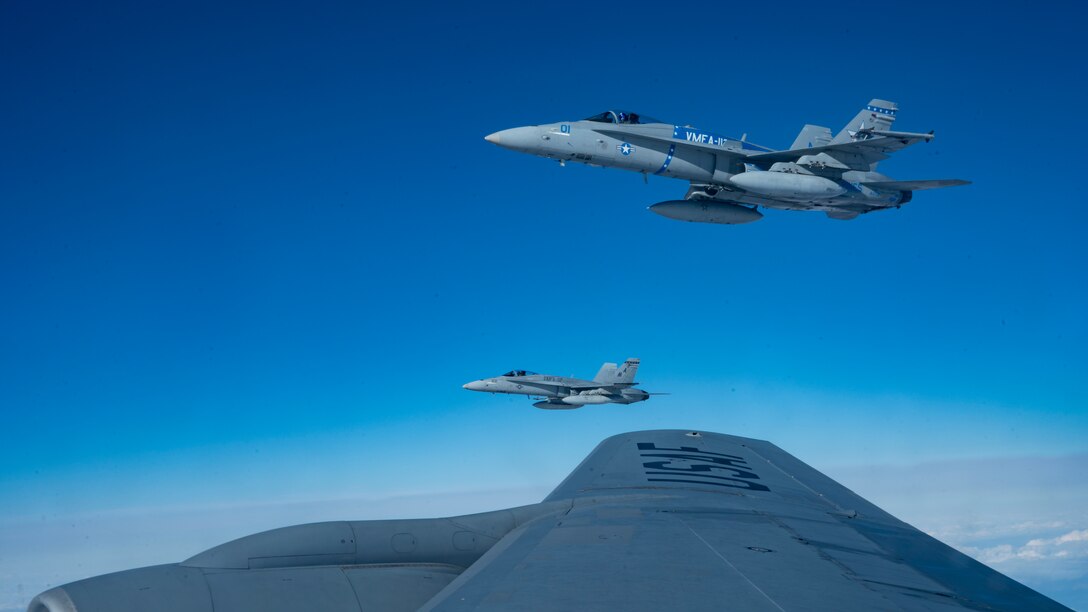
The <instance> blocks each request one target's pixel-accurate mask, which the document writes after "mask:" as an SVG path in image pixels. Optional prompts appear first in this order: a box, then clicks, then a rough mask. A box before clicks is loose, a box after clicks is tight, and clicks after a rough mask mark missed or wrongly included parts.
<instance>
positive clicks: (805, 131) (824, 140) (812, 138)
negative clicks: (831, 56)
mask: <svg viewBox="0 0 1088 612" xmlns="http://www.w3.org/2000/svg"><path fill="white" fill-rule="evenodd" d="M826 144H831V128H825V127H823V126H821V125H806V126H805V127H803V128H801V133H800V134H798V135H797V138H796V139H794V141H793V144H792V145H790V148H791V149H811V148H813V147H822V146H824V145H826Z"/></svg>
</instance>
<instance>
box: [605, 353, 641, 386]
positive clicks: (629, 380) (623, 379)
mask: <svg viewBox="0 0 1088 612" xmlns="http://www.w3.org/2000/svg"><path fill="white" fill-rule="evenodd" d="M638 364H639V361H638V359H635V358H634V357H632V358H631V359H628V360H627V361H624V362H623V365H622V366H620V369H619V370H616V377H615V379H614V380H613V382H612V384H614V385H633V384H634V383H635V372H638Z"/></svg>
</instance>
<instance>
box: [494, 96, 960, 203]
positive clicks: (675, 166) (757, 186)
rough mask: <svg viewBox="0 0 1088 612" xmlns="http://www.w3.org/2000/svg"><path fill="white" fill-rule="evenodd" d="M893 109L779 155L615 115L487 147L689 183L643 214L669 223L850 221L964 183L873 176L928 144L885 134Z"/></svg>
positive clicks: (509, 134)
mask: <svg viewBox="0 0 1088 612" xmlns="http://www.w3.org/2000/svg"><path fill="white" fill-rule="evenodd" d="M897 111H898V107H897V106H896V105H895V103H893V102H888V101H885V100H872V101H871V102H869V104H868V106H866V107H865V108H863V109H862V110H861V112H859V113H858V114H857V116H856V117H854V119H853V120H851V121H850V123H848V124H846V127H844V128H843V129H842V130H840V131H839V133H838V135H836V136H835V137H832V136H831V130H830V129H828V128H826V127H820V126H816V125H806V126H805V127H804V128H803V129H802V130H801V133H800V134H799V135H798V136H797V139H796V140H794V141H793V145H792V146H790V148H789V149H788V150H785V151H775V150H774V149H768V148H766V147H761V146H758V145H754V144H752V143H750V142H748V141H747V137H742V138H741V139H739V140H738V139H735V138H727V137H725V136H719V135H717V134H713V133H711V132H707V131H704V130H700V129H697V128H694V127H691V126H690V125H673V124H671V123H664V122H662V121H658V120H657V119H651V118H649V117H646V116H640V115H638V114H637V113H630V112H624V111H606V112H603V113H601V114H599V115H594V116H592V117H590V118H588V119H583V120H582V121H563V122H559V123H550V124H547V125H537V126H529V127H517V128H511V129H508V130H502V131H501V132H495V133H494V134H490V135H488V136H487V137H486V140H487V141H488V142H491V143H494V144H497V145H499V146H502V147H506V148H508V149H513V150H515V151H521V152H523V153H532V154H533V155H540V156H542V157H548V158H551V159H556V160H559V163H560V164H565V163H566V162H568V161H574V162H580V163H584V164H588V165H591V166H605V167H611V168H622V169H624V170H633V171H635V172H641V173H642V174H643V175H644V176H646V175H650V174H656V175H660V176H667V177H671V178H678V179H682V180H686V181H690V182H691V186H690V188H689V189H688V193H687V195H686V196H684V199H683V200H669V201H666V202H659V203H657V204H654V205H653V206H651V207H650V210H651V211H653V212H655V213H658V214H659V215H662V216H665V217H669V218H670V219H679V220H681V221H697V222H701V223H727V224H736V223H749V222H751V221H758V220H759V219H761V218H763V215H762V214H761V213H760V212H759V211H758V210H757V208H758V207H760V206H763V207H766V208H779V209H783V210H819V211H823V212H825V213H826V214H827V216H828V217H831V218H832V219H853V218H854V217H857V216H858V215H860V214H863V213H867V212H872V211H874V210H883V209H887V208H899V207H900V206H902V205H903V204H906V203H907V202H909V201H910V200H911V198H912V197H913V193H914V192H915V191H919V190H922V189H936V188H939V187H952V186H955V185H966V184H968V181H963V180H959V179H938V180H925V181H894V180H892V179H890V178H888V177H887V176H884V175H883V174H880V173H878V172H876V166H877V164H878V163H879V162H880V161H881V160H883V159H886V158H887V157H888V155H889V154H891V153H894V152H895V151H898V150H900V149H903V148H905V147H907V146H910V145H912V144H914V143H916V142H923V141H925V142H928V141H929V140H931V139H932V138H933V132H929V133H928V134H917V133H912V132H894V131H891V129H890V128H891V125H892V122H893V121H895V115H896V112H897Z"/></svg>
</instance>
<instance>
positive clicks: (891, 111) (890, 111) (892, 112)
mask: <svg viewBox="0 0 1088 612" xmlns="http://www.w3.org/2000/svg"><path fill="white" fill-rule="evenodd" d="M865 110H867V111H873V112H874V113H880V114H882V115H891V116H892V117H894V116H895V110H894V109H891V108H880V107H879V106H866V107H865Z"/></svg>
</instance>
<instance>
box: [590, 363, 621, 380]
mask: <svg viewBox="0 0 1088 612" xmlns="http://www.w3.org/2000/svg"><path fill="white" fill-rule="evenodd" d="M614 380H616V364H614V363H606V364H604V365H602V366H601V369H600V370H599V371H598V372H597V375H596V376H594V377H593V382H599V383H611V382H613V381H614Z"/></svg>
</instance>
